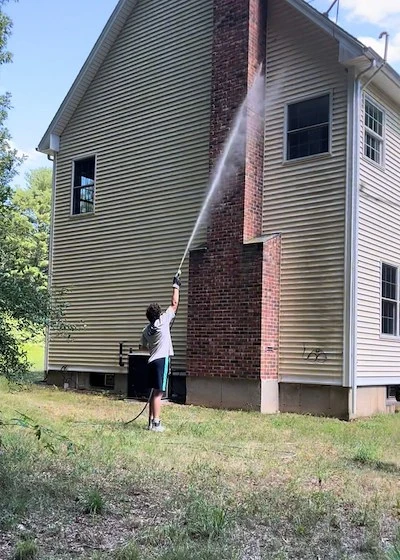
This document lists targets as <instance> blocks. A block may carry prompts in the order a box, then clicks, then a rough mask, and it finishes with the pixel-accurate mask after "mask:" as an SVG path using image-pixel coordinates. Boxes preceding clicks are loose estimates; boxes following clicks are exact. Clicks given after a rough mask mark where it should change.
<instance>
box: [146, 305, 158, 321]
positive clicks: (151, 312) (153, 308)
mask: <svg viewBox="0 0 400 560" xmlns="http://www.w3.org/2000/svg"><path fill="white" fill-rule="evenodd" d="M160 315H161V307H160V306H159V305H158V303H150V305H149V307H148V308H147V310H146V317H147V318H148V320H149V321H150V323H152V324H153V323H155V322H156V321H157V319H159V318H160Z"/></svg>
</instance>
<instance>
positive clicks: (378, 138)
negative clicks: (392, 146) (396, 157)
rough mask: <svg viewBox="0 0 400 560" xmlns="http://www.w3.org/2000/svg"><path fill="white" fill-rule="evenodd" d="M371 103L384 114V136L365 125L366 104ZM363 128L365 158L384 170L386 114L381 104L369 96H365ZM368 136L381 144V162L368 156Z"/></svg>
mask: <svg viewBox="0 0 400 560" xmlns="http://www.w3.org/2000/svg"><path fill="white" fill-rule="evenodd" d="M367 103H369V104H370V105H372V106H373V107H374V108H375V109H378V111H380V112H381V113H382V136H380V135H379V134H378V133H377V132H375V131H374V130H372V128H369V126H367V125H366V124H365V116H366V104H367ZM363 109H364V111H363V127H364V138H363V142H364V145H363V158H364V159H365V160H366V161H368V162H369V163H372V164H373V165H377V166H378V167H381V168H383V167H384V166H385V130H386V126H385V125H386V112H385V110H384V108H383V107H382V105H380V103H377V102H376V101H375V99H373V98H372V97H370V96H369V95H365V96H364V107H363ZM367 135H369V136H371V137H372V138H373V139H374V140H376V141H377V142H379V144H380V161H379V162H378V161H375V160H374V159H372V158H371V157H369V156H367V154H366V149H367Z"/></svg>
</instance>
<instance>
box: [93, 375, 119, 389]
mask: <svg viewBox="0 0 400 560" xmlns="http://www.w3.org/2000/svg"><path fill="white" fill-rule="evenodd" d="M89 382H90V386H91V387H99V388H101V389H114V384H115V379H114V375H113V374H112V373H91V374H90V378H89Z"/></svg>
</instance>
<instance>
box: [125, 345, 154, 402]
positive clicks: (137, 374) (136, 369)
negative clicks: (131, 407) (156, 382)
mask: <svg viewBox="0 0 400 560" xmlns="http://www.w3.org/2000/svg"><path fill="white" fill-rule="evenodd" d="M148 359H149V355H148V354H147V353H146V352H129V354H128V391H127V393H128V399H146V400H147V399H148V398H149V395H150V389H149V388H148V383H147V360H148Z"/></svg>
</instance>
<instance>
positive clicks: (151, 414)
mask: <svg viewBox="0 0 400 560" xmlns="http://www.w3.org/2000/svg"><path fill="white" fill-rule="evenodd" d="M153 398H154V389H151V394H150V401H149V424H148V428H149V430H151V427H152V425H153V420H154V404H153Z"/></svg>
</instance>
